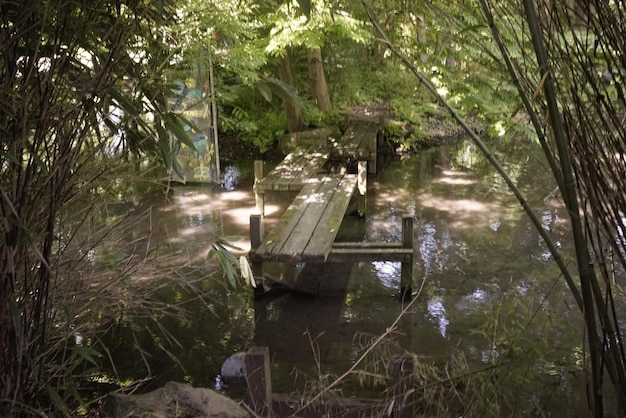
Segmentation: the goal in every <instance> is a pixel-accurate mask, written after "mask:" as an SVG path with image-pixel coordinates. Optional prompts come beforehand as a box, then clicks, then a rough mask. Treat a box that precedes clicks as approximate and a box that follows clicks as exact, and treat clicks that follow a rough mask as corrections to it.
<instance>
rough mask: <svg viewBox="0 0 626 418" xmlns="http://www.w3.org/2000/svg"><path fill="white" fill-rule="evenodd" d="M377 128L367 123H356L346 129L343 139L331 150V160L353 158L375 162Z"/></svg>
mask: <svg viewBox="0 0 626 418" xmlns="http://www.w3.org/2000/svg"><path fill="white" fill-rule="evenodd" d="M377 134H378V126H376V125H375V124H373V123H369V122H357V123H353V124H352V125H350V126H349V127H348V129H347V130H346V132H345V134H344V135H343V137H342V138H341V139H340V140H339V141H338V142H337V143H336V144H335V146H334V148H333V149H332V150H331V157H333V158H343V159H347V158H353V159H355V160H361V161H364V160H367V161H375V160H376V149H372V148H373V144H374V147H375V144H376V136H377Z"/></svg>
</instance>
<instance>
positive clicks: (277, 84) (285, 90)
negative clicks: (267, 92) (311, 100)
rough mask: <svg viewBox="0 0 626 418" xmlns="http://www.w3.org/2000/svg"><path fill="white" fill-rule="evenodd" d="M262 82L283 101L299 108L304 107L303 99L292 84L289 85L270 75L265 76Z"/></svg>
mask: <svg viewBox="0 0 626 418" xmlns="http://www.w3.org/2000/svg"><path fill="white" fill-rule="evenodd" d="M264 82H265V83H266V84H267V87H268V88H269V89H271V91H272V92H273V93H274V94H276V95H277V96H278V97H280V98H281V99H283V100H284V101H286V102H288V103H291V104H293V105H295V106H298V107H300V108H303V107H305V104H304V101H303V100H302V98H301V97H300V96H299V95H298V92H297V91H296V89H295V88H294V87H293V86H290V85H289V84H286V83H283V82H282V81H280V80H277V79H275V78H271V77H268V78H266V79H265V81H264Z"/></svg>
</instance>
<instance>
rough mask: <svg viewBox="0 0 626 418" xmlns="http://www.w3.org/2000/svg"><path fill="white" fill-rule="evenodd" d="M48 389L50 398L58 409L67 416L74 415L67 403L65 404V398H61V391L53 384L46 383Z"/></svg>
mask: <svg viewBox="0 0 626 418" xmlns="http://www.w3.org/2000/svg"><path fill="white" fill-rule="evenodd" d="M46 389H47V391H48V396H49V397H50V400H51V401H52V403H53V404H54V406H55V407H56V409H58V410H59V411H61V412H62V413H63V415H65V416H67V417H69V416H72V414H71V413H70V410H69V409H68V407H67V405H66V404H65V402H63V399H61V396H59V393H58V392H57V391H56V390H55V389H54V388H53V387H52V386H50V385H48V384H47V385H46Z"/></svg>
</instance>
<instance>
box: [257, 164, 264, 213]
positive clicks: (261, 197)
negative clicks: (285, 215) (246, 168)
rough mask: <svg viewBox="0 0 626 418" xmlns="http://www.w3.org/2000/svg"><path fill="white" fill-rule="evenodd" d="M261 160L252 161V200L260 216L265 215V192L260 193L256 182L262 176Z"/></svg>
mask: <svg viewBox="0 0 626 418" xmlns="http://www.w3.org/2000/svg"><path fill="white" fill-rule="evenodd" d="M263 165H264V164H263V161H261V160H255V161H254V201H255V203H256V209H257V211H258V213H259V214H260V215H261V216H265V193H261V192H259V191H258V190H257V186H256V184H257V183H258V182H259V181H261V179H262V178H263V176H264V175H265V174H264V173H263Z"/></svg>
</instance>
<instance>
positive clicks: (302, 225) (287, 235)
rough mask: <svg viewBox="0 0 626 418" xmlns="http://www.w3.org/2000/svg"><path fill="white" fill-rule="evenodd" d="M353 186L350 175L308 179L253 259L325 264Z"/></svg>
mask: <svg viewBox="0 0 626 418" xmlns="http://www.w3.org/2000/svg"><path fill="white" fill-rule="evenodd" d="M356 186H357V176H356V175H354V174H327V175H321V176H316V177H312V178H310V179H309V180H308V182H307V183H306V185H305V186H304V187H303V188H302V190H301V191H300V193H299V194H298V196H297V197H296V199H295V200H294V201H293V203H292V204H291V205H290V206H289V208H287V211H286V212H285V213H284V215H283V216H282V217H281V218H280V220H279V221H278V225H276V226H275V227H274V229H273V230H272V231H271V232H270V233H269V234H268V236H267V238H266V239H264V240H263V243H262V244H261V245H260V246H259V247H258V248H257V249H256V251H254V257H255V258H262V259H263V260H265V261H283V262H302V261H308V262H324V261H326V259H327V258H328V254H329V253H330V251H331V249H332V245H333V242H334V241H335V237H336V236H337V232H338V231H339V227H340V225H341V221H342V220H343V216H344V214H345V212H346V209H347V208H348V205H349V204H350V200H351V199H352V195H353V194H354V191H355V189H356Z"/></svg>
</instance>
